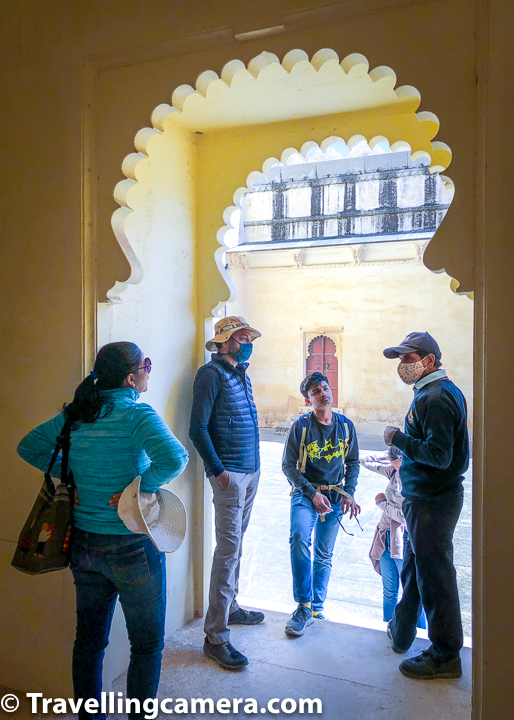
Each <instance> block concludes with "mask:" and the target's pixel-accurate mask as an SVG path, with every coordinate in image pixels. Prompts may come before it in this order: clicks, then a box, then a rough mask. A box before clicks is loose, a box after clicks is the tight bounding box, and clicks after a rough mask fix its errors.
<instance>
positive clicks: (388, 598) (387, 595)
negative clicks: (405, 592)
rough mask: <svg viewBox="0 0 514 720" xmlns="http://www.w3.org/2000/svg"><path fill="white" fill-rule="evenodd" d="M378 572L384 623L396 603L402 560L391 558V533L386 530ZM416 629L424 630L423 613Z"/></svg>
mask: <svg viewBox="0 0 514 720" xmlns="http://www.w3.org/2000/svg"><path fill="white" fill-rule="evenodd" d="M407 538H408V535H407V533H405V536H404V541H405V543H406V542H407ZM379 563H380V572H381V573H382V586H383V588H384V621H385V622H389V620H391V618H392V617H393V612H394V609H395V607H396V604H397V602H398V590H399V589H400V576H401V572H402V566H403V560H401V559H400V558H392V557H391V533H390V531H389V530H388V531H387V533H386V536H385V550H384V552H383V555H382V557H381V558H380V560H379ZM417 627H419V628H426V621H425V613H424V612H422V613H421V616H420V618H419V620H418V622H417Z"/></svg>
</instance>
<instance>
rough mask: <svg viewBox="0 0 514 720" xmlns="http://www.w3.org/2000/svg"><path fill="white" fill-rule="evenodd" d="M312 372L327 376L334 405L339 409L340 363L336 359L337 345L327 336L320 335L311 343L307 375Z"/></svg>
mask: <svg viewBox="0 0 514 720" xmlns="http://www.w3.org/2000/svg"><path fill="white" fill-rule="evenodd" d="M312 372H321V373H323V375H326V376H327V379H328V384H329V386H330V389H331V390H332V395H333V396H334V400H333V403H332V404H333V405H334V407H339V397H338V376H339V373H338V361H337V358H336V345H335V342H334V341H333V340H331V339H330V338H329V337H326V336H325V335H319V336H318V337H316V338H314V340H311V342H310V343H309V357H308V358H307V375H309V374H310V373H312Z"/></svg>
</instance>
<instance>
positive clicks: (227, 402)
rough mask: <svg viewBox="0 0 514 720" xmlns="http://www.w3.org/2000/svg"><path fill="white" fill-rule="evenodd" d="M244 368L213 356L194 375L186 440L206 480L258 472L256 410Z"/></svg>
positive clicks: (244, 364) (250, 385) (245, 366)
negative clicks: (201, 464) (228, 473)
mask: <svg viewBox="0 0 514 720" xmlns="http://www.w3.org/2000/svg"><path fill="white" fill-rule="evenodd" d="M247 367H248V363H240V364H239V365H237V366H236V367H234V366H233V365H231V364H230V363H229V362H228V361H227V360H225V359H224V358H223V357H222V356H221V355H220V354H219V353H215V354H214V355H213V356H212V360H211V361H210V362H208V363H207V364H206V365H203V366H202V367H201V368H200V369H199V370H198V372H197V373H196V378H195V382H194V386H193V408H192V412H191V424H190V426H189V437H190V438H191V440H192V441H193V443H194V446H195V448H196V449H197V450H198V453H199V455H200V457H201V458H202V460H203V462H204V465H205V472H206V473H207V475H208V476H211V475H214V476H215V477H217V476H218V475H221V473H222V472H223V471H224V470H232V471H233V472H241V473H254V472H256V470H257V469H258V468H259V428H258V423H257V408H256V407H255V403H254V401H253V395H252V384H251V382H250V378H249V377H248V375H247V374H246V368H247Z"/></svg>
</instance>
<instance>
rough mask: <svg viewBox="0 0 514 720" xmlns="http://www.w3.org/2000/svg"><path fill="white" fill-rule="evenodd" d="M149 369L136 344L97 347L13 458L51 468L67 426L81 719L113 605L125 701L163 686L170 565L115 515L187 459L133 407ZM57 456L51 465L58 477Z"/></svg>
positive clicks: (96, 688) (92, 694)
mask: <svg viewBox="0 0 514 720" xmlns="http://www.w3.org/2000/svg"><path fill="white" fill-rule="evenodd" d="M151 368H152V364H151V361H150V359H149V358H145V357H144V355H143V353H142V352H141V350H140V349H139V348H138V347H137V345H135V344H133V343H128V342H118V343H110V344H109V345H105V346H104V347H103V348H101V350H100V351H99V353H98V355H97V357H96V361H95V365H94V369H93V371H92V372H91V373H90V375H88V376H87V377H86V378H85V380H83V381H82V382H81V383H80V385H79V386H78V388H77V389H76V391H75V396H74V399H73V402H71V403H69V404H67V405H65V406H64V408H63V411H62V412H61V413H59V415H57V416H56V417H54V418H52V419H51V420H48V421H47V422H45V423H43V424H42V425H39V426H38V427H36V428H35V429H34V430H32V431H31V432H29V433H28V435H26V436H25V437H24V438H23V440H22V441H21V442H20V444H19V445H18V453H19V454H20V455H21V457H22V458H23V459H24V460H26V461H27V462H28V463H30V464H31V465H34V466H35V467H37V468H39V469H40V470H43V471H45V470H47V468H48V466H49V464H50V459H51V457H52V453H53V450H54V447H55V443H56V438H57V437H58V436H59V435H60V433H61V430H62V427H63V425H64V422H65V420H66V419H67V418H69V419H70V420H71V421H72V422H73V425H72V433H71V445H70V451H69V467H70V470H71V471H72V472H73V477H74V480H75V484H76V486H77V493H78V504H77V505H76V507H75V508H74V513H73V526H74V527H73V534H72V543H71V570H72V572H73V578H74V582H75V588H76V594H77V633H76V638H75V644H74V647H73V685H74V692H75V698H76V700H77V701H79V700H80V699H81V698H82V704H81V707H80V710H79V718H80V720H89V718H96V720H103V719H104V718H105V714H102V713H97V714H94V715H91V714H89V713H88V712H86V710H85V709H84V703H85V701H86V700H87V699H88V698H94V699H96V700H98V701H100V693H101V691H102V664H103V657H104V652H105V648H106V647H107V644H108V642H109V631H110V627H111V621H112V616H113V613H114V607H115V604H116V599H117V598H118V597H119V599H120V603H121V606H122V609H123V612H124V615H125V620H126V623H127V631H128V636H129V640H130V664H129V669H128V676H127V697H128V698H135V699H138V700H139V701H140V703H141V713H140V714H139V713H137V712H133V713H131V715H130V718H131V720H136V718H139V717H141V718H142V717H143V716H144V711H143V708H142V706H143V702H144V700H145V699H147V698H153V697H155V696H156V693H157V687H158V684H159V677H160V670H161V659H162V649H163V647H164V622H165V609H166V573H165V569H166V564H165V556H164V553H161V552H159V551H158V550H157V549H156V547H155V546H154V544H153V543H152V541H151V540H150V538H149V537H148V536H147V535H142V534H141V535H139V534H134V533H132V532H131V531H130V530H128V529H127V528H126V527H125V525H124V523H123V521H122V520H121V519H120V517H119V516H118V512H117V507H116V506H117V499H118V497H119V494H120V493H122V492H123V490H124V489H125V488H126V487H127V485H129V484H130V483H131V482H132V480H133V479H134V478H135V477H136V476H137V475H140V476H141V492H144V493H153V492H156V490H158V489H159V488H160V486H161V485H163V484H165V483H169V482H170V481H171V480H174V479H175V478H176V477H178V476H179V475H180V474H181V473H182V471H183V470H184V468H185V467H186V464H187V460H188V456H187V452H186V450H185V448H184V447H183V445H182V444H181V443H180V442H179V441H178V440H177V438H176V437H175V436H174V435H173V433H172V432H171V431H170V430H169V428H168V426H167V425H166V423H165V422H164V420H163V419H162V418H161V417H160V416H159V415H158V413H156V412H155V410H154V409H153V408H152V407H150V405H145V404H143V403H141V404H140V403H137V400H138V398H139V395H140V393H142V392H145V391H146V389H147V385H148V378H149V374H150V370H151ZM60 474H61V459H60V457H59V458H58V460H57V462H56V463H55V465H54V467H53V469H52V476H53V477H56V478H60Z"/></svg>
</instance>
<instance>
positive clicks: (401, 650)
mask: <svg viewBox="0 0 514 720" xmlns="http://www.w3.org/2000/svg"><path fill="white" fill-rule="evenodd" d="M392 622H393V621H392V620H389V622H388V623H387V637H388V638H389V640H390V641H391V650H392V651H393V652H395V653H398V654H399V655H402V654H403V653H406V652H407V650H408V649H409V648H408V647H407V648H402V647H400V646H399V645H397V644H396V643H395V641H394V637H393V631H392V629H391V623H392Z"/></svg>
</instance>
